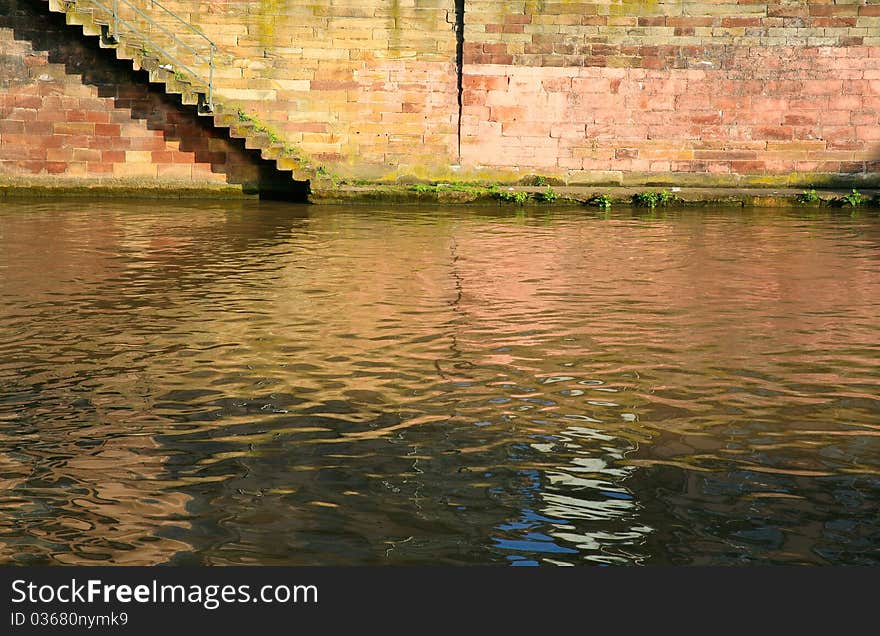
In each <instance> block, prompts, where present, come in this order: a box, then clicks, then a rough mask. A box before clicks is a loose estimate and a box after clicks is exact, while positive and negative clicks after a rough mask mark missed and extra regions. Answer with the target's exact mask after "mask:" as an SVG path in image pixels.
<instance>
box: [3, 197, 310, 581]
mask: <svg viewBox="0 0 880 636" xmlns="http://www.w3.org/2000/svg"><path fill="white" fill-rule="evenodd" d="M79 207H80V204H79V203H78V202H76V201H74V202H66V203H60V204H59V203H42V204H41V206H40V209H39V210H37V211H33V208H32V205H31V204H19V203H12V204H7V205H6V206H5V209H4V210H2V211H0V237H2V240H3V250H0V254H3V255H8V258H4V257H3V256H0V264H2V269H3V272H4V274H3V277H2V278H0V288H2V293H3V297H4V304H3V308H2V311H0V385H2V386H3V392H2V395H0V463H2V466H3V470H2V473H3V485H4V488H3V491H2V497H0V511H2V512H0V560H2V561H6V562H17V563H32V564H39V563H66V564H89V563H106V562H112V563H118V564H139V565H142V564H154V563H164V562H166V561H167V560H168V559H169V558H170V557H171V556H172V555H174V554H175V553H185V552H186V551H187V550H188V549H190V548H191V539H190V537H191V535H192V534H193V532H194V530H193V526H192V523H191V519H192V516H193V514H192V509H191V506H192V503H193V496H192V495H190V494H188V493H186V492H185V490H184V486H185V485H186V484H184V483H175V482H173V481H170V480H169V479H168V467H167V465H168V462H169V461H173V459H172V458H169V455H168V450H167V449H166V448H163V447H161V446H160V445H159V444H157V442H156V437H155V435H156V434H157V433H159V432H162V431H167V426H168V424H169V420H168V419H167V418H165V417H164V414H163V413H160V412H157V411H156V409H155V408H154V407H155V403H156V398H157V397H159V396H161V395H162V393H163V392H164V391H163V390H162V387H163V386H164V385H165V383H166V382H167V381H168V379H169V377H170V375H172V373H170V371H169V366H170V367H173V366H174V365H175V364H176V363H175V361H174V357H175V355H176V354H177V353H179V352H180V351H182V350H184V349H185V348H186V347H187V346H188V344H187V338H188V337H190V336H191V335H192V332H191V331H185V330H184V331H181V323H179V322H178V320H180V321H182V322H183V323H185V322H186V320H187V319H188V318H189V317H190V316H191V314H189V313H188V312H187V311H186V310H184V312H183V313H180V312H179V311H178V310H175V309H174V305H175V304H176V296H175V295H176V294H178V293H180V292H181V291H182V290H187V289H193V288H204V286H205V284H206V283H207V284H209V285H210V284H214V285H215V286H216V282H217V281H218V280H220V279H221V278H222V277H223V272H222V270H220V271H217V270H218V268H217V263H218V262H220V263H222V262H223V261H224V259H227V258H228V257H229V255H230V254H238V253H240V252H242V251H246V249H247V247H248V246H249V245H253V244H254V243H259V244H261V245H263V246H266V245H271V244H272V241H273V240H277V239H278V237H286V235H287V233H288V232H289V231H290V228H291V227H292V226H294V225H295V224H296V218H297V215H296V214H295V213H291V212H286V213H285V214H284V215H283V216H282V217H274V218H272V217H267V216H258V215H255V214H247V213H245V212H243V210H242V209H241V206H240V204H235V203H232V204H221V203H216V204H212V205H211V206H208V207H207V208H205V206H202V207H201V210H200V214H199V215H195V216H194V215H192V214H186V212H185V211H184V210H182V208H185V207H186V205H185V204H184V205H177V210H176V211H177V213H178V214H185V215H186V219H185V220H183V221H181V220H180V219H179V217H175V216H174V214H173V213H172V214H167V215H162V214H160V215H159V216H158V217H157V216H156V210H155V206H154V205H153V204H149V205H141V206H139V205H138V204H131V203H124V204H122V203H120V204H116V205H114V204H109V205H108V204H105V205H102V206H96V205H92V206H91V209H90V211H89V213H88V214H82V213H77V212H76V211H75V210H72V209H71V208H79ZM267 209H270V208H267ZM190 212H191V210H190ZM218 220H219V221H220V223H219V224H218ZM212 280H213V283H211V282H210V281H212ZM184 293H185V292H184ZM190 309H191V308H190ZM163 311H167V312H168V313H167V314H164V315H163Z"/></svg>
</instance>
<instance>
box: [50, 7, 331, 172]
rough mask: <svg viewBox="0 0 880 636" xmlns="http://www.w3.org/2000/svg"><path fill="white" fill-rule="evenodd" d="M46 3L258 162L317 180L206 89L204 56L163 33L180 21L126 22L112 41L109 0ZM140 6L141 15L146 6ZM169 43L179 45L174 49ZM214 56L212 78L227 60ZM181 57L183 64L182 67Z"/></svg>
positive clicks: (294, 154)
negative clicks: (207, 119) (225, 131)
mask: <svg viewBox="0 0 880 636" xmlns="http://www.w3.org/2000/svg"><path fill="white" fill-rule="evenodd" d="M45 1H47V2H48V7H49V10H50V11H54V12H56V13H62V14H64V15H65V19H66V22H67V24H68V25H71V26H78V27H80V28H81V29H82V32H83V34H84V35H86V36H93V37H98V38H100V41H99V42H100V46H101V48H106V49H113V50H115V52H116V57H117V58H118V59H120V60H130V61H131V63H132V67H133V69H134V70H143V71H146V72H147V73H149V78H150V82H153V83H156V84H160V85H162V86H164V89H165V92H167V93H169V94H173V95H179V96H180V99H181V102H182V103H183V104H185V105H189V106H195V107H196V108H197V112H198V114H199V115H200V116H202V117H211V118H212V119H213V124H214V126H215V127H217V128H225V129H228V133H229V136H230V137H232V138H235V139H242V140H244V145H245V148H247V149H249V150H256V151H259V153H260V156H261V157H262V158H263V159H266V160H269V161H273V162H274V163H275V165H276V166H277V169H278V171H279V172H280V173H282V174H283V173H289V176H290V178H291V180H297V181H311V180H315V179H318V180H320V179H321V177H320V176H319V175H318V171H317V170H316V167H315V166H313V165H312V164H311V162H310V161H309V160H308V158H307V157H305V156H304V155H303V154H302V153H301V152H300V151H299V150H298V149H296V148H295V147H292V146H290V145H288V144H286V143H285V142H284V141H283V139H281V138H280V136H279V135H278V134H275V133H273V132H272V131H271V129H269V128H268V127H266V126H264V125H262V124H261V123H259V122H258V121H257V120H256V119H255V118H253V117H251V116H249V115H248V114H247V113H246V112H244V111H242V110H241V109H239V108H238V107H237V106H234V105H229V104H228V103H227V101H232V100H224V97H223V91H222V89H221V90H217V88H216V84H215V83H214V82H210V84H211V87H210V88H209V79H208V78H209V77H210V76H211V75H212V71H211V69H209V68H208V66H207V65H206V64H205V62H204V59H203V58H204V56H202V58H201V59H200V58H199V56H196V55H194V54H192V53H190V54H187V52H186V50H185V49H188V48H189V49H190V50H192V48H191V47H189V46H188V45H187V44H186V43H185V42H182V41H181V40H180V39H179V38H177V37H174V36H168V35H166V33H168V32H169V31H170V32H172V33H173V32H174V31H175V27H176V29H177V30H178V31H179V30H180V29H181V25H180V24H179V23H178V24H176V25H175V24H167V25H163V24H161V22H159V20H155V21H154V22H153V24H152V25H151V24H149V23H147V22H145V21H144V20H139V21H138V22H137V23H136V22H135V21H134V20H126V23H127V28H126V29H119V31H118V35H117V37H115V38H114V37H113V27H114V16H113V13H112V11H111V10H109V7H110V6H111V5H112V4H113V2H112V0H45ZM121 4H122V3H120V5H121ZM126 4H127V3H126ZM143 4H144V7H145V9H144V12H145V13H146V11H147V10H148V5H149V3H143ZM161 17H162V16H159V15H157V18H161ZM135 29H137V30H135ZM184 30H186V29H184ZM163 31H165V33H163ZM201 37H202V38H204V36H201ZM204 39H206V38H204ZM173 40H176V42H177V43H178V44H180V45H182V46H178V45H175V43H174V41H173ZM169 50H174V51H175V57H174V58H173V59H171V58H170V56H169V55H168V54H167V52H168V51H169ZM163 52H166V53H163ZM214 56H215V57H214V59H215V65H214V66H215V68H214V74H215V75H219V76H222V72H223V70H222V69H223V68H224V64H229V63H230V62H231V61H232V60H231V56H229V55H225V54H224V53H223V52H222V51H219V50H218V51H216V52H215V53H214ZM184 58H185V62H183V63H181V60H182V59H184ZM182 67H184V68H185V70H184V68H182ZM190 71H192V72H190Z"/></svg>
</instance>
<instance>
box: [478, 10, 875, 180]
mask: <svg viewBox="0 0 880 636" xmlns="http://www.w3.org/2000/svg"><path fill="white" fill-rule="evenodd" d="M466 6H467V13H466V15H465V18H466V28H465V34H466V44H465V51H464V62H465V64H464V80H463V83H464V89H465V91H464V95H463V99H464V109H463V117H462V154H463V156H462V160H463V163H465V164H466V165H468V166H470V167H472V168H479V167H486V168H489V169H495V170H507V171H509V172H512V173H514V174H515V173H529V172H532V173H540V174H548V175H555V176H559V177H562V178H564V179H565V180H566V181H568V182H574V183H577V182H617V183H644V182H654V183H666V182H668V183H687V182H695V183H710V184H713V183H714V184H718V183H730V184H738V183H755V184H762V183H766V184H786V183H788V184H792V185H794V184H808V183H822V182H824V181H829V180H835V179H839V178H841V177H843V178H849V179H854V180H865V181H876V177H877V172H878V168H880V126H878V123H880V122H878V116H880V4H877V3H867V2H864V1H858V0H847V1H845V2H841V1H838V2H831V1H830V0H825V1H818V0H813V1H812V2H796V1H786V2H772V3H762V2H755V1H754V0H740V1H731V0H727V1H725V0H719V1H715V2H690V1H687V0H684V1H682V0H678V1H675V2H664V1H662V0H656V1H651V0H643V1H637V2H620V1H618V2H603V3H597V2H522V1H520V2H498V1H496V0H491V1H489V0H468V2H467V4H466Z"/></svg>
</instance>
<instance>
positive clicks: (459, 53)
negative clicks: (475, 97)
mask: <svg viewBox="0 0 880 636" xmlns="http://www.w3.org/2000/svg"><path fill="white" fill-rule="evenodd" d="M455 72H456V76H457V77H456V80H457V85H456V88H457V90H458V122H457V125H456V131H457V138H458V163H459V164H461V111H462V93H463V83H462V77H463V75H464V0H455Z"/></svg>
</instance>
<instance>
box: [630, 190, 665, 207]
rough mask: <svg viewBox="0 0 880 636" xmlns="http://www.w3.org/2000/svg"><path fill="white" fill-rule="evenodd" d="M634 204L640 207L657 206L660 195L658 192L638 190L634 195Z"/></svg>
mask: <svg viewBox="0 0 880 636" xmlns="http://www.w3.org/2000/svg"><path fill="white" fill-rule="evenodd" d="M632 202H633V205H636V206H638V207H640V208H652V209H653V208H656V207H657V204H658V203H659V202H660V197H659V196H658V195H657V193H656V192H637V193H636V194H634V195H633V196H632Z"/></svg>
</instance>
